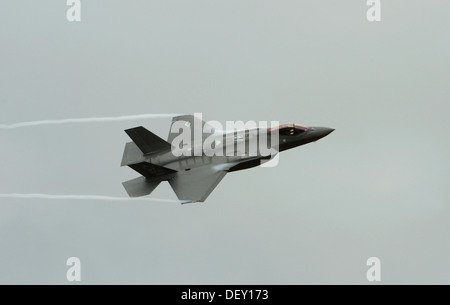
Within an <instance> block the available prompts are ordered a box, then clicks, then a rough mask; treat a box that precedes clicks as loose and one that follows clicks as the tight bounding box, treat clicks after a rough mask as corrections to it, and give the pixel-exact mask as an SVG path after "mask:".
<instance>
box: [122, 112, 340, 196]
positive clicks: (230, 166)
mask: <svg viewBox="0 0 450 305" xmlns="http://www.w3.org/2000/svg"><path fill="white" fill-rule="evenodd" d="M175 124H177V125H175ZM176 126H178V127H179V126H185V127H186V128H189V129H190V131H191V133H190V136H189V139H188V141H184V143H183V142H181V143H177V144H174V142H176V140H177V136H178V135H179V134H180V133H179V132H178V133H176V132H174V130H177V128H173V127H176ZM205 127H210V128H205ZM205 130H209V132H204V131H205ZM178 131H179V129H178ZM333 131H334V129H332V128H327V127H306V126H303V125H300V124H283V125H279V126H276V127H271V128H257V129H254V130H251V129H249V130H244V131H241V132H237V131H236V130H232V131H228V132H227V131H222V130H215V129H214V128H212V127H211V126H208V125H207V124H206V123H205V122H204V121H202V120H201V119H199V118H198V117H196V116H193V115H182V116H177V117H174V118H173V119H172V125H171V128H170V130H169V136H168V138H167V141H165V140H163V139H161V138H160V137H158V136H157V135H155V134H154V133H152V132H150V131H149V130H147V129H145V128H144V127H142V126H140V127H135V128H131V129H127V130H125V132H126V133H127V134H128V136H129V137H130V138H131V139H132V140H133V142H129V143H127V144H126V146H125V151H124V154H123V157H122V163H121V166H128V167H130V168H132V169H133V170H135V171H136V172H138V173H139V174H140V175H141V176H140V177H138V178H135V179H132V180H129V181H126V182H124V183H123V186H124V188H125V190H126V191H127V193H128V195H129V196H130V197H141V196H147V195H149V194H150V193H152V192H153V190H155V188H156V187H157V186H158V185H159V184H160V183H161V182H162V181H168V182H169V184H170V186H171V187H172V189H173V190H174V192H175V193H176V195H177V197H178V199H179V200H180V202H181V203H183V204H184V203H190V202H204V201H205V200H206V198H207V197H208V196H209V195H210V194H211V192H212V191H213V190H214V189H215V187H216V186H217V185H218V184H219V183H220V181H221V180H222V179H223V177H225V175H226V174H227V173H230V172H235V171H239V170H244V169H248V168H252V167H256V166H259V165H261V164H263V163H264V162H267V161H268V160H270V159H273V158H274V157H275V156H276V155H277V153H278V152H281V151H284V150H287V149H291V148H294V147H297V146H301V145H304V144H307V143H310V142H315V141H317V140H319V139H321V138H323V137H325V136H327V135H328V134H330V133H331V132H333ZM199 132H200V134H201V140H202V141H200V142H204V141H206V139H210V140H209V142H210V143H211V145H210V146H209V147H211V149H213V150H214V151H215V152H216V154H213V155H211V151H209V152H208V151H207V150H205V151H203V150H200V153H198V151H199V150H198V148H199V147H198V143H197V142H198V140H197V141H196V140H195V139H194V135H196V134H198V133H199ZM261 135H265V136H267V139H268V141H270V140H271V139H272V138H277V143H275V145H273V143H272V149H271V153H270V154H265V155H264V154H262V153H261V151H262V150H260V149H257V150H256V152H255V151H253V153H250V150H251V149H250V146H251V145H250V144H251V141H252V140H255V138H256V142H261V141H262V138H261ZM273 135H276V137H274V136H273ZM211 139H212V140H211ZM227 140H228V141H227ZM230 142H231V143H230ZM200 144H202V143H200ZM183 149H184V150H183ZM230 150H231V151H232V152H233V153H232V154H230V153H229V152H230ZM175 151H178V153H174V152H175ZM180 151H182V152H184V154H181V155H180V154H179V152H180ZM194 151H197V153H196V154H195V153H193V152H194ZM191 152H192V153H191ZM217 152H222V154H220V153H217Z"/></svg>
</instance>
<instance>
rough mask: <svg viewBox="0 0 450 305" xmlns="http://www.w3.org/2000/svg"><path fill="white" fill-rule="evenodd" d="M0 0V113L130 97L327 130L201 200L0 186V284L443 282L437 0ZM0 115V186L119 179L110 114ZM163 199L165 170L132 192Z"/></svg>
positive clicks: (107, 107) (180, 109)
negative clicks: (370, 278)
mask: <svg viewBox="0 0 450 305" xmlns="http://www.w3.org/2000/svg"><path fill="white" fill-rule="evenodd" d="M65 2H66V1H50V0H40V1H24V0H14V1H12V0H7V1H1V2H0V23H1V26H0V39H1V48H0V60H1V68H0V105H1V111H0V124H10V123H16V122H21V121H33V120H45V119H64V118H78V117H93V116H119V115H129V114H142V113H185V114H190V113H194V112H201V113H203V117H204V119H206V120H219V121H222V122H224V121H226V120H244V121H247V120H257V121H259V120H279V121H280V122H286V123H287V122H296V123H301V124H305V125H310V126H314V125H316V126H328V127H333V128H335V129H336V131H335V132H334V133H332V134H331V135H330V136H328V137H326V138H324V139H322V140H321V141H318V142H316V143H313V144H310V145H306V146H303V147H301V148H299V149H295V150H291V151H287V152H285V153H283V154H282V155H281V158H280V164H279V166H278V167H275V168H255V169H252V170H248V171H242V172H238V173H231V174H229V175H227V176H226V177H225V179H224V180H223V181H222V183H221V184H220V185H219V186H218V187H217V189H216V190H215V191H214V192H213V193H212V194H211V196H210V197H209V198H208V200H207V202H206V203H201V204H190V205H183V206H182V205H178V204H173V203H163V202H135V201H130V202H128V201H124V202H108V201H89V200H86V201H67V200H43V199H5V198H2V199H0V283H3V284H10V283H35V284H37V283H39V284H64V283H67V280H66V270H67V268H68V267H67V266H66V260H67V258H69V257H72V256H76V257H79V258H80V259H81V264H82V270H81V277H82V283H85V284H110V283H114V284H125V283H129V284H138V283H139V284H144V283H145V284H303V283H317V284H331V283H339V284H341V283H344V284H345V283H357V284H365V283H368V282H367V280H366V271H367V268H368V267H367V266H366V260H367V258H369V257H372V256H376V257H379V258H380V259H381V264H382V267H381V272H382V283H384V284H408V283H446V284H450V261H449V258H450V240H449V237H448V236H449V232H450V196H449V195H450V188H449V180H450V179H449V178H450V166H449V165H450V163H449V153H450V151H449V150H450V149H449V148H450V147H449V129H450V126H449V125H450V120H449V113H450V106H449V100H450V99H449V71H450V66H449V65H450V58H449V54H450V43H449V40H450V34H449V31H448V30H449V28H450V19H449V18H448V12H449V11H450V2H449V1H444V0H441V1H439V0H436V1H424V0H422V1H418V0H396V1H381V3H382V10H381V14H382V21H381V22H375V23H371V22H368V21H367V20H366V11H367V9H368V7H367V6H366V4H365V3H366V1H331V0H321V1H298V0H295V1H294V0H293V1H283V0H281V1H268V0H260V1H252V0H247V1H242V0H239V1H238V0H227V1H222V0H220V1H219V0H217V1H197V0H189V1H185V0H183V1H171V0H169V1H148V0H145V1H144V0H133V1H118V0H108V1H106V0H97V1H82V7H81V22H78V23H76V22H74V23H69V22H68V21H67V20H66V10H67V9H68V7H67V6H66V4H65ZM169 123H170V119H152V120H136V121H128V122H116V123H91V124H72V125H61V126H41V127H30V128H22V129H15V130H0V143H1V144H0V169H1V171H0V177H1V182H2V183H1V184H0V193H13V192H15V193H47V194H79V195H83V194H89V195H107V196H126V193H125V191H124V189H123V188H122V186H121V182H122V181H125V180H128V179H131V178H134V177H136V176H137V174H136V173H134V172H133V171H132V170H131V169H128V168H121V167H119V164H120V160H121V157H122V151H123V146H124V144H125V142H126V141H128V140H129V139H128V138H127V136H126V134H125V133H124V132H123V130H124V129H126V128H130V127H135V126H138V125H143V126H145V127H146V128H148V129H150V130H152V131H153V132H155V133H156V134H158V135H160V136H161V137H166V136H167V132H168V128H169ZM152 196H153V197H156V198H166V199H176V197H175V195H174V194H173V192H172V190H171V189H170V187H169V186H168V184H161V185H160V187H159V188H158V189H157V190H156V191H155V192H154V193H153V194H152Z"/></svg>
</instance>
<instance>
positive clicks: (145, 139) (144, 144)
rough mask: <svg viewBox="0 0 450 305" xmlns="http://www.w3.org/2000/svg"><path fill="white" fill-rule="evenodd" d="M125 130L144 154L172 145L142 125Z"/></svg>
mask: <svg viewBox="0 0 450 305" xmlns="http://www.w3.org/2000/svg"><path fill="white" fill-rule="evenodd" d="M125 132H126V133H127V135H128V136H129V137H130V138H131V139H132V140H133V142H134V143H136V145H137V146H138V147H139V149H140V150H141V151H142V152H143V153H144V155H145V154H150V153H155V152H160V151H164V150H170V149H171V147H172V146H171V145H170V144H169V143H168V142H166V141H164V140H163V139H161V138H160V137H158V136H157V135H155V134H154V133H152V132H150V131H148V130H147V129H145V128H144V127H142V126H140V127H135V128H131V129H127V130H125Z"/></svg>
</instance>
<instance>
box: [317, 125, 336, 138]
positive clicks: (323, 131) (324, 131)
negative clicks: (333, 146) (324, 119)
mask: <svg viewBox="0 0 450 305" xmlns="http://www.w3.org/2000/svg"><path fill="white" fill-rule="evenodd" d="M313 128H314V138H316V141H317V140H319V139H322V138H323V137H326V136H327V135H329V134H330V133H332V132H333V131H334V129H333V128H328V127H313Z"/></svg>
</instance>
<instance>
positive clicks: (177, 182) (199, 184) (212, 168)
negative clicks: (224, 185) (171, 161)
mask: <svg viewBox="0 0 450 305" xmlns="http://www.w3.org/2000/svg"><path fill="white" fill-rule="evenodd" d="M226 174H227V170H226V168H224V167H223V166H220V165H204V166H200V167H196V168H192V169H191V170H188V171H180V172H177V173H176V174H175V177H173V178H172V179H170V180H169V183H170V186H171V187H172V189H173V191H174V192H175V194H177V197H178V199H180V200H182V201H188V202H197V201H200V202H203V201H205V199H206V198H207V197H208V196H209V194H211V192H212V191H213V190H214V189H215V188H216V186H217V185H218V184H219V182H220V181H221V180H222V179H223V177H225V175H226ZM186 203H187V202H186Z"/></svg>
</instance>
